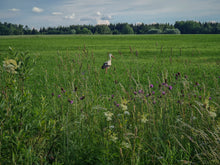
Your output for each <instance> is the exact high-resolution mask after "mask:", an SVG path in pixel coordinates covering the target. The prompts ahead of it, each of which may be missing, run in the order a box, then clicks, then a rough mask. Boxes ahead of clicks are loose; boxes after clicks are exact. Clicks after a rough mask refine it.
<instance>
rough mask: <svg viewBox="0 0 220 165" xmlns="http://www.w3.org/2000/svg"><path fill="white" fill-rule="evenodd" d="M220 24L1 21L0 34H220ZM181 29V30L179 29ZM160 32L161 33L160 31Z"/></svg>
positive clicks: (189, 22) (186, 22) (185, 22)
mask: <svg viewBox="0 0 220 165" xmlns="http://www.w3.org/2000/svg"><path fill="white" fill-rule="evenodd" d="M219 26H220V24H219V23H217V22H216V23H214V22H205V23H201V22H196V21H176V22H175V24H174V25H172V24H169V23H165V24H159V23H156V24H144V23H142V24H136V25H134V24H128V23H117V24H110V25H95V26H93V25H70V26H69V27H64V26H58V27H48V28H45V27H43V28H40V30H39V31H38V30H37V29H34V28H33V29H32V30H31V29H30V28H29V27H28V26H27V25H26V26H25V27H23V25H16V24H11V23H4V24H2V23H1V22H0V35H22V34H25V35H27V34H28V35H29V34H32V35H36V34H89V35H90V34H159V33H164V34H180V33H182V34H219V33H220V28H219ZM178 29H179V30H178ZM158 32H159V33H158Z"/></svg>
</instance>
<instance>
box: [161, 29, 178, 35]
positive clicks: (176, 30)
mask: <svg viewBox="0 0 220 165" xmlns="http://www.w3.org/2000/svg"><path fill="white" fill-rule="evenodd" d="M163 33H164V34H180V33H181V32H180V31H179V29H165V30H164V32H163Z"/></svg>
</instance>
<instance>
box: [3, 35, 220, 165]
mask: <svg viewBox="0 0 220 165" xmlns="http://www.w3.org/2000/svg"><path fill="white" fill-rule="evenodd" d="M203 39H204V40H205V41H204V40H203ZM1 40H2V41H3V42H2V43H3V44H2V46H1V47H0V48H1V50H2V53H1V61H6V60H7V59H14V60H15V61H16V62H17V65H18V66H17V68H15V66H13V67H14V69H15V70H16V72H17V73H13V72H11V70H7V68H6V66H3V63H2V64H1V67H0V72H1V76H0V79H1V84H0V89H1V94H0V109H1V110H0V113H1V115H0V118H1V127H0V128H1V131H0V139H1V140H0V155H1V157H0V162H1V164H124V165H125V164H132V165H133V164H140V165H141V164H219V163H220V155H219V153H220V143H219V142H220V132H219V131H220V119H219V116H220V107H219V102H220V95H219V93H220V88H219V85H220V77H219V76H220V75H219V71H220V70H219V60H220V57H219V52H220V51H219V42H220V38H219V36H218V35H207V36H206V35H198V36H194V35H186V36H184V35H181V36H166V35H164V36H163V35H161V36H74V37H73V36H62V37H57V36H50V37H45V36H38V37H20V38H13V37H12V38H11V37H9V38H8V37H3V38H1ZM9 44H10V45H11V46H14V47H15V49H10V50H9V51H7V50H6V48H7V47H8V46H9ZM26 44H27V45H26ZM28 49H29V53H25V50H28ZM108 52H111V53H113V54H114V56H115V57H116V59H113V61H112V67H111V68H110V69H109V70H108V73H107V74H105V73H104V71H103V70H101V65H102V63H103V62H104V61H105V60H107V58H106V57H107V53H108ZM6 57H7V58H6ZM13 67H12V68H13ZM12 70H13V69H12Z"/></svg>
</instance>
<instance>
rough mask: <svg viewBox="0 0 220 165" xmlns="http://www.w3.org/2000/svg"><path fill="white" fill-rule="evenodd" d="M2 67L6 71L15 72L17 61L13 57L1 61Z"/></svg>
mask: <svg viewBox="0 0 220 165" xmlns="http://www.w3.org/2000/svg"><path fill="white" fill-rule="evenodd" d="M3 67H4V69H5V70H6V71H7V72H8V73H13V74H16V73H17V71H16V69H17V68H18V65H17V62H16V61H15V60H13V59H9V60H5V61H3Z"/></svg>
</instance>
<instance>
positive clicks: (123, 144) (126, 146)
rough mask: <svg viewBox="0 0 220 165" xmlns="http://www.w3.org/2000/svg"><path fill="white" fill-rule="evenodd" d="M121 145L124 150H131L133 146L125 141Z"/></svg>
mask: <svg viewBox="0 0 220 165" xmlns="http://www.w3.org/2000/svg"><path fill="white" fill-rule="evenodd" d="M121 145H122V147H123V148H127V149H129V148H131V144H129V143H127V142H125V141H123V142H122V144H121Z"/></svg>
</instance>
